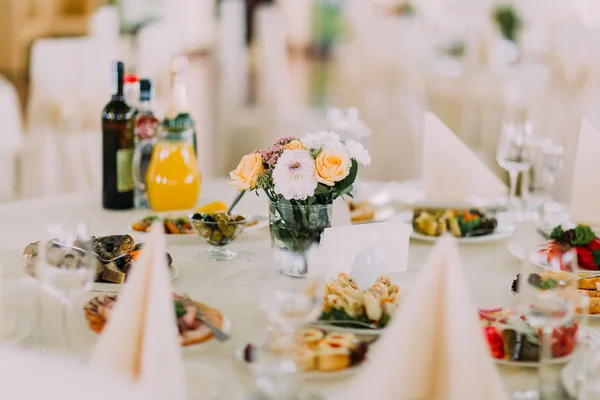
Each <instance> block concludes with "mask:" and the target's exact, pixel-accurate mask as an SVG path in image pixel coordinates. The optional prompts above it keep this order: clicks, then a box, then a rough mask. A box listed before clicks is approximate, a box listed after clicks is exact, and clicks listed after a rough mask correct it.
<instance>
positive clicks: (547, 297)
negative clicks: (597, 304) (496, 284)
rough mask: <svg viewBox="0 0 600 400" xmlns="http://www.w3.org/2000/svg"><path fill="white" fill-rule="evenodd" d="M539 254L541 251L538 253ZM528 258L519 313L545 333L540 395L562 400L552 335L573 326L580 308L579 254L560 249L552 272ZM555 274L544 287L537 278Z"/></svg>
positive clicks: (552, 259) (550, 264)
mask: <svg viewBox="0 0 600 400" xmlns="http://www.w3.org/2000/svg"><path fill="white" fill-rule="evenodd" d="M535 251H536V252H537V251H538V250H537V249H536V250H535ZM532 259H533V257H527V258H526V259H525V260H524V261H523V263H522V268H521V275H520V276H521V278H522V279H519V288H518V290H519V305H518V309H519V310H518V311H519V314H521V315H524V316H525V317H526V318H527V321H528V323H529V324H530V325H531V326H532V327H534V328H536V329H538V330H540V331H541V334H542V343H541V358H540V362H541V364H540V369H539V387H538V392H539V393H538V396H539V398H540V399H542V400H548V399H560V398H562V397H560V396H561V388H560V378H557V377H556V376H555V372H554V370H553V368H552V366H551V363H550V361H551V359H552V332H553V330H554V329H555V328H558V327H560V326H563V325H565V324H568V323H570V322H571V321H572V320H573V317H574V315H575V310H576V308H577V307H579V306H580V304H578V303H579V301H580V296H579V294H578V291H577V282H578V281H577V278H578V267H577V252H576V251H575V250H574V249H557V250H555V251H552V252H551V253H549V255H548V267H549V268H550V270H551V271H548V270H545V272H544V271H541V270H540V267H537V266H535V265H534V264H533V263H532V262H531V260H532ZM544 273H546V274H554V276H555V277H556V278H557V279H553V280H552V281H551V282H554V283H553V284H547V285H544V287H541V286H540V283H539V280H538V279H531V278H532V277H534V276H536V275H537V276H540V275H543V274H544Z"/></svg>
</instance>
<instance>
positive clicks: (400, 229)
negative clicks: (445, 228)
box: [309, 220, 412, 287]
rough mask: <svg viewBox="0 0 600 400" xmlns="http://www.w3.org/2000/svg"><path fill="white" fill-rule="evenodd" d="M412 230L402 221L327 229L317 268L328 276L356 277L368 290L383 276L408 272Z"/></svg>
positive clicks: (320, 248)
mask: <svg viewBox="0 0 600 400" xmlns="http://www.w3.org/2000/svg"><path fill="white" fill-rule="evenodd" d="M411 230H412V229H411V227H410V226H409V225H407V224H406V223H404V222H402V221H399V220H391V221H388V222H380V223H372V224H361V225H352V226H344V227H331V228H327V229H325V232H323V237H322V238H321V245H320V246H319V253H320V255H319V260H318V262H317V263H316V264H317V265H316V267H317V268H316V269H318V271H319V273H321V274H325V275H327V276H335V275H336V274H337V273H340V272H345V273H348V274H352V275H353V277H354V278H355V279H356V280H357V283H358V284H359V285H362V286H365V287H368V286H370V285H371V284H372V283H373V282H374V281H375V280H376V279H377V277H378V276H379V275H381V274H388V273H392V272H399V271H406V270H407V268H408V241H409V236H410V232H411ZM309 270H310V268H309ZM362 281H364V282H367V283H364V282H362Z"/></svg>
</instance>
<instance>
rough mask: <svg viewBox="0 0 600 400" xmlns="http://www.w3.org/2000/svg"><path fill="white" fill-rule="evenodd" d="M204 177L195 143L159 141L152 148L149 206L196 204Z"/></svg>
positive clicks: (179, 207)
mask: <svg viewBox="0 0 600 400" xmlns="http://www.w3.org/2000/svg"><path fill="white" fill-rule="evenodd" d="M201 180H202V177H201V175H200V171H199V170H198V166H197V164H196V155H195V154H194V147H193V144H192V143H187V142H182V141H169V140H161V141H159V142H158V143H157V144H156V146H155V147H154V150H153V151H152V158H151V159H150V165H149V166H148V174H147V176H146V184H147V186H148V189H147V190H148V201H149V203H150V207H152V209H153V210H156V211H170V210H185V209H190V208H193V207H194V206H195V205H196V201H197V200H198V195H199V194H200V183H201Z"/></svg>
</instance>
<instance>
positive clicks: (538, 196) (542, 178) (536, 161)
mask: <svg viewBox="0 0 600 400" xmlns="http://www.w3.org/2000/svg"><path fill="white" fill-rule="evenodd" d="M531 149H532V154H533V155H532V167H533V181H532V185H531V189H532V193H527V200H528V201H530V202H534V203H536V204H539V210H540V213H541V220H542V221H541V222H542V224H543V225H546V223H547V213H548V211H551V210H550V209H551V208H553V207H552V195H551V191H552V188H553V186H554V181H555V179H556V176H557V175H558V173H559V172H560V171H561V170H562V168H563V165H564V160H563V155H564V153H565V148H564V146H563V145H561V144H559V143H557V142H556V141H554V140H553V139H551V138H548V137H542V138H532V140H531Z"/></svg>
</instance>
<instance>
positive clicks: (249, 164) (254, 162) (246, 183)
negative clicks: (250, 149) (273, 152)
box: [229, 153, 265, 191]
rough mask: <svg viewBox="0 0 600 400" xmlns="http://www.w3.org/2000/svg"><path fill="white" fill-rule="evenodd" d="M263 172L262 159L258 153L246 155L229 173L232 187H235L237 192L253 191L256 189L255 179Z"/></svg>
mask: <svg viewBox="0 0 600 400" xmlns="http://www.w3.org/2000/svg"><path fill="white" fill-rule="evenodd" d="M264 170H265V167H264V166H263V162H262V157H261V156H260V154H258V153H252V154H247V155H245V156H244V157H242V160H241V161H240V163H239V164H238V166H237V168H236V169H234V170H233V171H231V172H230V173H229V176H230V177H231V179H233V182H231V183H230V185H232V186H236V187H237V190H238V191H242V190H246V189H254V188H255V187H256V179H257V178H258V176H259V175H260V174H262V173H263V172H264Z"/></svg>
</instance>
